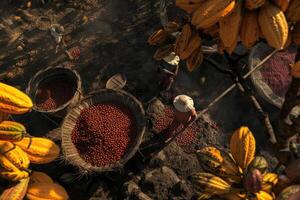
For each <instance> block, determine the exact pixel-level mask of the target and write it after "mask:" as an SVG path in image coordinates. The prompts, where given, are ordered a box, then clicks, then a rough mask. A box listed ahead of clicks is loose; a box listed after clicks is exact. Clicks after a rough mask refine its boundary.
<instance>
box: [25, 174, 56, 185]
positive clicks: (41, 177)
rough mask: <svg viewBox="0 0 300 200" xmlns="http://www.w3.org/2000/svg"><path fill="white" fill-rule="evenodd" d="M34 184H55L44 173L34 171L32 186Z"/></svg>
mask: <svg viewBox="0 0 300 200" xmlns="http://www.w3.org/2000/svg"><path fill="white" fill-rule="evenodd" d="M33 183H54V182H53V180H52V178H51V177H50V176H48V175H47V174H45V173H44V172H38V171H33V172H32V173H31V174H30V184H33Z"/></svg>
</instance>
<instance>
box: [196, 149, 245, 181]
mask: <svg viewBox="0 0 300 200" xmlns="http://www.w3.org/2000/svg"><path fill="white" fill-rule="evenodd" d="M197 157H198V159H199V163H200V165H201V167H202V168H203V169H204V170H205V171H208V172H210V173H212V174H216V175H218V176H220V177H221V178H225V179H227V178H228V179H229V181H230V182H240V181H241V179H242V178H241V172H240V169H239V167H238V166H237V164H236V163H235V162H234V160H233V159H232V158H231V155H230V154H227V153H226V152H224V151H221V150H219V149H217V148H215V147H204V148H202V149H200V150H198V151H197Z"/></svg>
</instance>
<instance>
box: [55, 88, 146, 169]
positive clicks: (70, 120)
mask: <svg viewBox="0 0 300 200" xmlns="http://www.w3.org/2000/svg"><path fill="white" fill-rule="evenodd" d="M108 102H109V103H116V104H119V105H120V104H121V105H124V106H126V107H127V108H128V109H129V110H130V112H131V113H132V114H133V116H134V120H135V123H136V133H135V137H134V138H132V142H131V144H130V145H129V147H128V149H127V152H126V153H125V154H124V155H123V157H122V159H120V160H119V161H117V162H115V163H113V164H110V165H106V166H101V167H97V166H92V165H91V164H90V163H87V162H86V161H84V160H83V159H82V158H81V157H80V155H79V153H78V151H77V149H76V147H75V145H74V144H73V142H72V139H71V133H72V131H73V129H74V126H75V124H76V121H77V118H78V117H79V115H80V113H81V111H82V110H83V109H85V108H88V107H90V106H92V105H97V104H102V103H108ZM144 132H145V111H144V109H143V106H142V104H141V103H140V102H139V101H138V100H137V99H136V98H135V97H134V96H132V95H131V94H129V93H127V92H125V91H123V90H118V91H114V90H109V89H102V90H99V91H97V92H94V93H91V94H90V95H89V96H88V97H86V98H85V99H83V100H82V101H81V102H80V103H79V104H78V105H77V106H76V107H74V108H73V109H72V110H71V111H70V112H69V113H68V115H67V116H66V118H65V119H64V121H63V124H62V128H61V134H62V149H63V153H64V157H65V159H66V161H67V162H69V163H70V164H72V165H74V166H76V167H78V168H79V169H80V170H82V171H85V172H105V171H114V170H117V169H120V168H122V167H123V166H124V164H125V163H126V162H127V161H128V160H129V159H130V158H132V157H133V156H134V154H135V153H136V152H137V150H138V148H139V146H140V144H141V142H142V139H143V135H144Z"/></svg>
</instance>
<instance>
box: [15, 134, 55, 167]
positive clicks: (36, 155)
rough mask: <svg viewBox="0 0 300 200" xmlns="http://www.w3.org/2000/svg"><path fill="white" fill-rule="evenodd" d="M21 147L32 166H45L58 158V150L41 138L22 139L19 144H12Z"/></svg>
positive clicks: (48, 141)
mask: <svg viewBox="0 0 300 200" xmlns="http://www.w3.org/2000/svg"><path fill="white" fill-rule="evenodd" d="M14 143H15V144H16V145H17V146H19V147H21V149H23V151H25V152H26V153H27V155H28V157H29V160H30V162H32V163H34V164H47V163H50V162H52V161H53V160H55V159H56V158H57V157H58V156H59V152H60V149H59V147H58V146H57V145H56V144H55V143H54V142H53V141H52V140H49V139H47V138H41V137H24V138H23V139H22V140H21V141H19V142H14Z"/></svg>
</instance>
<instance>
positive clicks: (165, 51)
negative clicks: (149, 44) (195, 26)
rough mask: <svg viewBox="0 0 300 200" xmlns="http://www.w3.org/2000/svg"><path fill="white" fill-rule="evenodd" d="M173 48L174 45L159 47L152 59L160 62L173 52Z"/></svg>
mask: <svg viewBox="0 0 300 200" xmlns="http://www.w3.org/2000/svg"><path fill="white" fill-rule="evenodd" d="M174 47H175V45H174V44H168V45H165V46H162V47H159V48H158V49H157V50H156V52H155V54H154V56H153V58H154V59H155V60H162V59H163V58H165V57H167V56H168V55H170V54H171V53H172V52H173V51H174Z"/></svg>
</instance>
